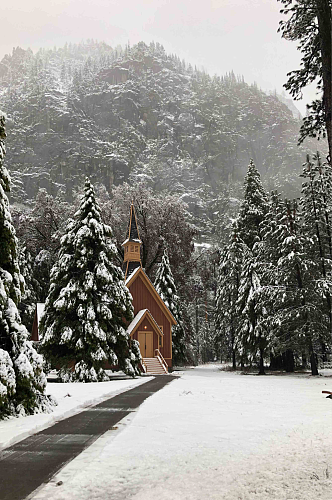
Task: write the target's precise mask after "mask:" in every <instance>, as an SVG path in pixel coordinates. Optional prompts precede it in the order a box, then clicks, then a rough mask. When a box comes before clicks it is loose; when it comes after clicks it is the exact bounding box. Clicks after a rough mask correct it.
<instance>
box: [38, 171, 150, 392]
mask: <svg viewBox="0 0 332 500" xmlns="http://www.w3.org/2000/svg"><path fill="white" fill-rule="evenodd" d="M111 237H112V230H111V228H110V227H109V226H107V225H105V224H103V223H102V221H101V213H100V208H99V206H98V204H97V202H96V200H95V193H94V189H93V187H92V185H91V183H90V181H89V179H86V181H85V188H84V195H83V197H82V200H81V204H80V207H79V210H78V211H77V212H76V214H75V218H74V220H71V221H69V223H68V226H67V232H66V234H65V235H64V236H63V237H62V238H61V246H60V251H59V258H58V260H57V262H56V263H55V265H54V266H53V268H52V271H51V285H50V290H49V294H48V297H47V300H46V304H45V313H44V316H43V320H42V323H41V329H42V332H43V339H42V352H43V353H44V354H45V357H46V359H47V360H48V361H50V363H51V365H53V366H54V367H60V372H59V375H60V377H61V379H62V380H65V381H69V380H74V381H75V380H77V381H85V382H88V381H89V382H90V381H98V380H105V379H107V375H106V373H105V371H104V368H103V367H104V365H105V363H106V362H108V363H110V365H111V366H114V365H117V366H118V368H119V369H121V370H123V371H124V372H125V373H126V374H129V375H132V376H134V375H135V374H139V373H140V372H139V368H138V365H139V362H140V359H141V358H140V353H139V346H138V343H137V342H136V341H131V340H130V337H129V334H128V333H127V332H126V323H125V322H128V321H131V320H132V318H133V306H132V299H131V295H130V293H129V291H128V289H127V288H126V286H125V284H124V279H123V273H122V271H121V269H120V268H119V267H117V266H116V265H114V264H113V260H114V258H115V254H116V248H115V246H114V245H113V244H112V243H111V241H110V238H111ZM73 363H75V367H74V368H73V367H72V365H73Z"/></svg>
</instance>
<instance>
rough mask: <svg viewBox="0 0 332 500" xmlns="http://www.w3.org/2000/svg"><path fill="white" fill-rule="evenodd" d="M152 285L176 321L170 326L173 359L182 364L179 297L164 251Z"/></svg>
mask: <svg viewBox="0 0 332 500" xmlns="http://www.w3.org/2000/svg"><path fill="white" fill-rule="evenodd" d="M154 286H155V288H156V290H157V292H158V293H159V295H160V297H161V298H162V300H163V301H164V302H165V304H166V306H167V307H168V309H169V310H170V311H171V313H172V315H173V316H174V318H175V320H176V321H177V325H175V326H173V328H172V349H173V351H172V352H173V361H174V364H183V363H184V362H185V361H186V343H185V331H184V327H183V319H182V312H181V305H180V297H179V295H178V292H177V288H176V285H175V282H174V278H173V274H172V270H171V266H170V263H169V258H168V254H167V252H166V251H165V252H164V255H163V257H162V260H161V264H160V265H159V269H158V272H157V276H156V280H155V283H154Z"/></svg>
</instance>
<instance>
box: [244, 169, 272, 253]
mask: <svg viewBox="0 0 332 500" xmlns="http://www.w3.org/2000/svg"><path fill="white" fill-rule="evenodd" d="M267 203H268V196H267V194H266V192H265V190H264V188H263V185H262V181H261V177H260V174H259V172H258V170H257V168H256V167H255V165H254V162H253V160H250V163H249V166H248V172H247V175H246V176H245V178H244V200H243V202H242V204H241V207H240V212H239V216H238V235H239V237H240V238H241V240H242V241H243V242H244V243H245V244H246V245H247V246H248V247H249V248H250V249H252V248H253V246H254V244H255V243H256V242H257V241H259V240H260V239H261V234H260V223H261V222H262V221H263V219H264V216H265V214H266V212H267V209H268V207H267Z"/></svg>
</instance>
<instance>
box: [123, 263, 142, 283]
mask: <svg viewBox="0 0 332 500" xmlns="http://www.w3.org/2000/svg"><path fill="white" fill-rule="evenodd" d="M140 267H141V263H140V262H139V261H131V260H127V261H126V262H124V263H123V264H122V271H123V272H124V275H125V277H126V283H127V281H128V279H129V278H130V277H131V275H132V274H133V272H135V271H136V270H137V269H139V268H140Z"/></svg>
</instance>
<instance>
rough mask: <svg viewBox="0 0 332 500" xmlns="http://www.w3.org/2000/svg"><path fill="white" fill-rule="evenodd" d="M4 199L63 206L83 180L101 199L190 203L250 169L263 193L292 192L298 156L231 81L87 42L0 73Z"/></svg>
mask: <svg viewBox="0 0 332 500" xmlns="http://www.w3.org/2000/svg"><path fill="white" fill-rule="evenodd" d="M0 103H1V104H0V105H1V108H2V109H3V110H4V111H5V112H6V113H7V115H8V120H7V124H8V126H7V131H8V141H7V151H8V152H7V157H6V161H7V165H8V167H9V169H10V171H11V173H12V177H13V179H14V183H15V185H16V187H15V189H14V190H13V194H12V198H13V199H14V200H15V199H16V200H20V201H25V200H28V199H31V198H33V197H34V196H35V195H36V193H37V191H38V188H39V187H45V188H47V190H48V191H49V192H50V193H52V194H55V193H56V192H57V191H58V190H59V188H61V189H63V190H64V191H65V192H66V196H67V198H68V199H70V198H71V195H72V190H73V188H75V187H76V186H77V185H79V184H81V182H82V178H83V176H85V175H87V174H88V175H89V176H91V179H92V182H96V181H97V182H100V183H103V184H104V185H105V186H106V187H107V189H110V188H111V186H112V185H113V184H116V185H117V184H120V183H122V182H123V181H126V180H128V179H129V180H141V179H145V180H146V182H147V183H149V184H150V185H151V186H152V187H153V188H154V189H155V190H162V189H165V188H166V189H168V190H169V191H170V192H176V193H179V194H182V195H183V197H184V198H187V199H189V200H190V199H195V197H196V198H197V197H198V198H199V197H201V196H203V195H204V193H203V194H202V190H203V191H204V189H205V191H206V192H209V193H213V196H219V194H220V192H221V191H222V189H224V187H225V186H229V185H231V184H232V183H235V182H236V181H237V180H242V178H243V175H244V172H245V170H246V167H247V165H248V163H249V160H250V158H253V160H254V162H255V163H256V165H257V167H258V169H259V170H260V172H261V173H262V175H263V178H265V182H266V184H267V187H278V186H279V188H280V187H284V188H285V190H286V191H287V189H288V190H292V191H293V190H294V186H295V185H296V183H297V182H298V181H297V180H296V178H297V172H298V171H299V170H300V168H301V164H302V162H303V161H304V158H305V151H307V150H308V147H309V150H310V146H312V148H313V149H314V150H315V148H316V144H314V145H313V143H312V144H311V145H310V144H309V145H308V144H307V145H306V146H305V147H301V148H298V147H297V145H296V143H297V136H298V130H299V122H298V120H296V119H294V118H293V116H292V113H291V111H290V110H289V109H288V108H287V106H285V105H284V104H282V103H281V102H280V101H279V100H278V98H277V97H275V96H271V95H266V94H264V93H263V92H261V91H260V90H259V89H258V88H257V87H255V86H249V85H247V84H246V83H245V82H244V80H243V79H242V78H236V77H235V76H234V74H229V75H226V76H224V77H210V76H209V75H207V74H205V73H202V72H199V71H196V70H195V69H193V68H192V67H191V66H190V65H189V66H188V65H186V64H185V63H184V62H181V61H180V59H179V58H178V57H176V56H173V55H171V56H169V55H167V54H166V53H165V51H164V49H163V48H162V47H161V46H160V45H159V44H150V46H147V45H145V44H144V43H139V44H138V45H136V46H134V47H133V48H131V49H129V48H127V49H126V50H124V51H123V50H121V49H117V50H113V49H112V48H111V47H109V46H107V45H106V44H103V43H96V42H93V41H89V42H87V43H85V44H82V45H77V46H72V45H66V46H65V47H63V48H61V49H54V50H40V51H39V52H38V53H37V54H35V55H34V54H33V53H32V52H31V51H29V50H28V51H24V50H22V49H20V48H17V49H15V50H14V51H13V54H12V55H10V56H6V57H5V58H4V59H3V60H2V61H1V63H0Z"/></svg>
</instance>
